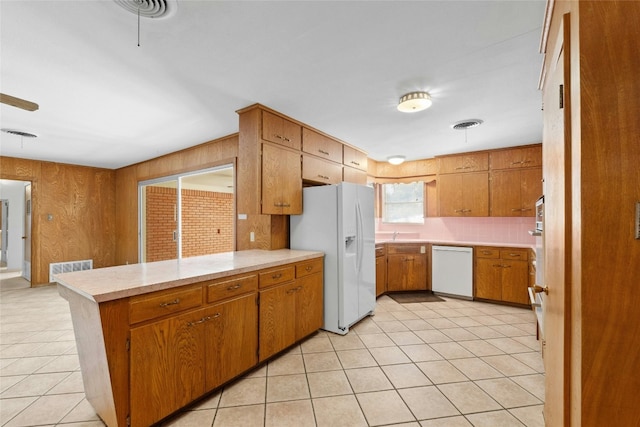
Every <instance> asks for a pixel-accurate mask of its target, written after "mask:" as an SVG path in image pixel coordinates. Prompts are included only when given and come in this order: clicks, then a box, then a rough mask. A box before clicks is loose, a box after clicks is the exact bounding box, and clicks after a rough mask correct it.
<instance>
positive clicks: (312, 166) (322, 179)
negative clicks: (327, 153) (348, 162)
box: [302, 154, 366, 184]
mask: <svg viewBox="0 0 640 427" xmlns="http://www.w3.org/2000/svg"><path fill="white" fill-rule="evenodd" d="M302 179H303V180H305V181H312V182H317V183H322V184H338V183H339V182H340V181H342V165H339V164H337V163H333V162H330V161H327V160H322V159H318V158H317V157H314V156H310V155H308V154H303V155H302ZM365 182H366V174H365Z"/></svg>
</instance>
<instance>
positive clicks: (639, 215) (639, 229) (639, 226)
mask: <svg viewBox="0 0 640 427" xmlns="http://www.w3.org/2000/svg"><path fill="white" fill-rule="evenodd" d="M635 228H636V239H637V240H640V202H636V227H635Z"/></svg>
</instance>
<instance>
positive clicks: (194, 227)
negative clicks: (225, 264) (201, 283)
mask: <svg viewBox="0 0 640 427" xmlns="http://www.w3.org/2000/svg"><path fill="white" fill-rule="evenodd" d="M234 182H235V178H234V168H233V164H229V165H223V166H219V167H215V168H210V169H206V170H200V171H196V172H190V173H186V174H180V175H173V176H168V177H163V178H159V179H154V180H149V181H143V182H140V183H139V184H138V194H139V200H140V203H139V206H140V211H139V242H138V248H139V259H140V261H141V262H153V261H162V260H167V259H176V258H177V259H180V258H186V257H192V256H198V255H208V254H213V253H219V252H229V251H233V250H234V249H235V243H234V242H235V228H234V227H235V222H234V217H235V197H234Z"/></svg>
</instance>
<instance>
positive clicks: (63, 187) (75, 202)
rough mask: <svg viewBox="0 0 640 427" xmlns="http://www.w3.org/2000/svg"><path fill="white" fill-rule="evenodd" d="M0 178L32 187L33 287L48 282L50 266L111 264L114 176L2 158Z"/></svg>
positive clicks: (43, 163)
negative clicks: (90, 262) (86, 261)
mask: <svg viewBox="0 0 640 427" xmlns="http://www.w3.org/2000/svg"><path fill="white" fill-rule="evenodd" d="M0 178H2V179H13V180H21V181H31V183H32V249H31V259H32V266H31V284H32V286H36V285H42V284H46V283H48V282H49V264H50V263H52V262H63V261H77V260H82V259H93V266H94V268H98V267H106V266H110V265H113V263H114V260H115V171H113V170H108V169H99V168H91V167H85V166H75V165H67V164H61V163H51V162H42V161H37V160H27V159H17V158H12V157H0ZM49 215H51V220H48V218H49Z"/></svg>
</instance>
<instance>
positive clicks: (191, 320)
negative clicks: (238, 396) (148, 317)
mask: <svg viewBox="0 0 640 427" xmlns="http://www.w3.org/2000/svg"><path fill="white" fill-rule="evenodd" d="M204 318H205V311H204V310H203V309H202V310H197V311H195V312H191V313H188V314H184V315H181V316H176V317H172V318H169V319H165V320H161V321H158V322H154V323H151V324H149V325H145V326H141V327H138V328H133V329H131V348H130V367H129V369H130V388H131V394H130V396H131V425H132V426H148V425H151V424H153V423H155V422H157V421H159V420H161V419H162V418H164V417H166V416H167V415H169V414H171V413H172V412H174V411H176V410H177V409H179V408H181V407H183V406H185V405H187V404H188V403H190V402H192V401H193V400H194V399H196V398H197V397H200V396H201V395H202V394H203V393H204V391H205V388H204V386H205V382H204V379H205V348H204V330H205V323H206V322H204V321H203V319H204Z"/></svg>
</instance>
